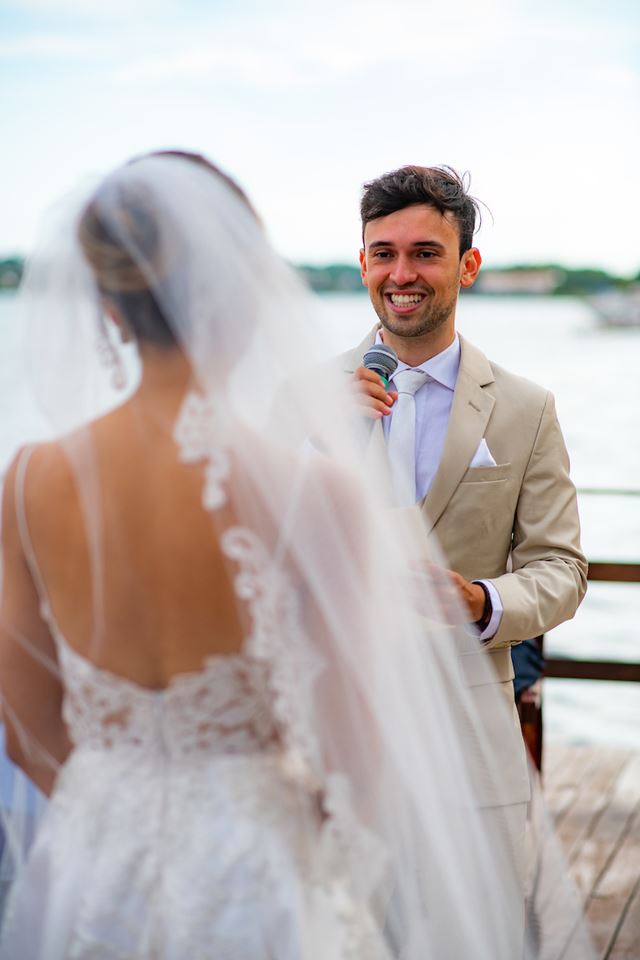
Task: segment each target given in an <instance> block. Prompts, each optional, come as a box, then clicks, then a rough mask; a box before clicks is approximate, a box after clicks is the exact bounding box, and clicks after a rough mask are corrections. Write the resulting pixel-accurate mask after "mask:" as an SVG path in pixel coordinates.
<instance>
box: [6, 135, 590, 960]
mask: <svg viewBox="0 0 640 960" xmlns="http://www.w3.org/2000/svg"><path fill="white" fill-rule="evenodd" d="M20 310H21V313H20V322H21V323H23V324H24V328H25V333H26V344H27V346H26V359H27V368H28V376H29V382H30V384H31V388H32V390H33V396H34V397H35V399H36V401H37V402H38V404H39V405H40V408H41V410H42V412H43V413H44V415H45V417H46V420H47V422H48V424H49V427H50V435H51V437H54V438H56V449H57V450H58V451H61V452H62V454H63V456H64V459H65V462H66V463H67V465H68V469H69V470H70V472H71V474H72V477H73V483H74V486H75V489H76V490H77V495H78V501H79V503H80V505H81V512H82V516H83V519H84V536H85V542H86V550H87V558H88V567H89V577H88V580H89V583H90V588H91V596H92V610H93V615H92V618H91V625H90V629H89V631H88V635H87V643H86V648H85V651H84V653H85V655H86V656H87V657H88V658H90V659H91V660H93V661H94V662H96V663H99V662H101V660H104V652H105V649H106V648H107V647H108V645H109V643H110V641H111V637H112V633H111V632H110V630H109V629H108V628H107V625H108V624H110V623H112V622H113V621H112V620H111V619H110V611H109V609H108V605H109V591H108V586H106V584H107V585H108V580H109V574H110V571H109V569H108V568H107V567H108V564H107V563H106V562H105V552H104V537H105V530H104V518H105V516H106V514H107V509H106V508H107V503H106V494H105V492H104V490H103V489H102V487H101V476H102V474H101V466H100V463H99V457H98V455H97V445H96V440H95V437H96V432H95V429H94V426H93V425H94V424H95V422H96V421H97V420H98V418H101V417H103V415H104V414H105V413H107V412H108V411H110V410H113V409H115V408H117V407H118V405H119V404H122V403H123V402H124V401H125V400H127V401H131V403H132V404H133V407H132V409H133V410H134V411H135V402H136V401H135V397H136V389H137V384H138V381H139V377H140V360H139V356H138V350H137V345H138V344H141V345H146V346H145V349H148V350H151V351H156V352H157V351H159V352H160V353H162V351H174V352H176V351H177V352H178V353H179V354H180V355H181V356H182V357H183V358H184V359H185V361H186V363H187V365H188V367H189V370H190V379H189V381H188V382H187V383H186V386H185V390H184V395H183V398H182V401H181V403H180V404H179V405H178V407H177V408H176V411H175V416H174V417H172V418H171V419H169V420H167V422H166V423H162V424H160V426H161V427H162V429H163V431H164V435H165V438H166V440H167V442H168V443H172V444H173V445H174V449H175V460H176V464H177V463H180V464H182V469H183V470H184V471H187V472H188V471H190V472H192V473H193V471H198V470H199V471H201V475H202V508H201V522H202V524H207V525H209V527H210V530H211V537H212V541H215V542H216V543H219V544H220V545H221V547H222V549H223V552H224V554H225V556H226V559H227V570H228V577H229V583H230V584H232V585H233V589H234V590H235V596H236V600H237V604H238V616H239V619H240V620H241V621H242V622H244V623H246V635H247V640H246V645H245V652H246V653H247V655H248V656H251V657H252V658H254V659H256V660H258V661H260V662H261V663H263V664H264V665H265V666H266V667H267V668H268V676H269V683H270V704H271V709H272V710H273V712H274V715H275V718H276V723H277V728H278V735H279V740H280V742H281V745H282V770H283V776H285V777H287V778H289V780H290V782H291V784H292V785H293V787H295V788H296V789H298V790H299V791H300V796H301V800H302V799H304V798H307V799H308V798H309V797H314V798H315V800H316V801H317V806H318V816H317V818H316V819H315V820H313V822H312V823H311V824H310V825H309V831H310V835H309V849H311V850H312V851H313V854H312V855H313V857H314V858H316V861H317V862H316V868H317V871H318V876H319V877H321V878H322V877H324V878H326V877H327V876H331V877H332V878H333V880H334V882H333V886H332V888H331V889H330V890H329V891H326V892H327V896H328V897H329V901H330V902H332V903H333V904H334V906H335V910H336V912H337V913H339V914H340V915H341V916H343V918H344V922H345V923H347V924H349V923H351V924H352V925H353V930H354V931H360V933H361V932H362V930H363V929H364V930H368V936H370V938H371V939H370V944H369V947H368V946H367V944H366V943H357V942H355V941H354V943H353V956H354V957H360V956H362V957H364V956H376V957H377V956H382V954H380V953H379V952H378V953H376V952H375V950H376V949H377V947H376V946H375V944H376V943H377V944H380V943H382V944H385V945H386V946H385V949H386V950H387V951H388V953H387V954H386V956H388V957H402V958H405V960H436V958H437V960H441V958H446V957H451V958H456V960H457V958H462V957H473V958H475V960H516V958H514V957H513V956H512V955H511V954H510V949H511V948H510V944H511V943H513V939H512V931H513V929H514V928H517V926H518V924H520V923H521V922H524V920H523V919H522V885H523V883H529V886H530V887H531V888H533V887H534V884H532V883H531V877H533V876H535V880H536V883H535V894H536V896H535V899H533V900H530V902H529V904H528V921H527V934H526V944H525V955H526V956H527V957H532V958H533V957H536V956H540V957H545V958H552V957H553V958H555V957H557V958H558V960H559V958H560V956H566V957H571V956H575V957H577V956H578V955H579V956H580V957H581V958H584V957H586V956H588V955H589V954H588V952H586V951H587V950H588V948H587V947H586V946H585V945H584V944H583V945H582V946H581V947H580V948H579V949H580V950H581V952H580V953H579V954H578V953H577V952H574V953H572V952H571V950H569V951H568V952H567V953H566V954H563V950H564V948H565V945H566V943H567V940H568V937H569V935H570V933H571V931H572V929H573V927H574V925H575V924H576V923H577V922H578V918H579V910H578V904H577V901H576V900H574V899H573V897H572V894H571V886H570V883H569V882H568V879H567V877H566V873H565V871H564V869H563V867H562V864H561V860H560V859H558V858H557V857H556V854H555V852H554V851H553V849H552V844H551V840H550V837H549V833H548V831H545V829H544V828H540V827H539V824H540V823H541V822H542V821H541V820H539V821H538V825H537V826H536V831H537V836H538V840H539V845H538V847H537V850H536V852H535V853H534V854H532V856H533V858H534V860H533V866H532V867H531V869H530V872H529V878H528V879H527V878H523V877H522V876H521V875H520V873H519V868H518V866H517V858H516V857H514V856H513V854H512V851H511V849H510V847H509V843H508V842H507V840H506V839H505V834H504V833H503V832H502V831H500V830H499V829H497V828H495V826H494V825H493V821H492V820H491V819H490V818H488V817H487V816H486V811H485V807H486V806H487V804H488V803H490V802H491V800H490V798H491V797H492V796H494V791H495V790H498V791H499V788H500V781H501V777H502V776H503V771H501V770H500V769H499V768H498V766H497V764H496V761H495V758H494V752H493V749H492V748H493V745H494V743H495V737H496V736H500V737H502V736H504V737H510V736H514V735H515V733H514V728H513V719H512V716H511V715H510V713H509V711H508V708H507V706H506V704H505V702H503V697H502V695H501V693H500V691H499V685H498V684H490V681H491V679H492V678H491V667H490V665H489V663H488V662H487V663H485V662H484V659H483V657H482V656H481V655H480V651H479V647H478V641H477V640H476V638H475V637H474V636H472V634H471V633H470V632H469V630H468V629H467V628H466V626H465V623H464V620H465V617H464V614H463V611H462V610H460V609H459V608H458V607H457V605H456V602H455V600H454V598H452V596H451V595H450V594H449V593H448V592H446V591H444V588H443V586H442V583H441V580H440V578H439V577H438V576H437V571H436V575H435V576H434V569H435V568H434V567H433V566H432V565H434V564H435V565H436V566H437V565H445V561H444V560H441V558H440V557H439V556H438V555H437V550H436V547H435V545H433V543H430V544H429V546H427V544H426V536H425V533H424V531H423V529H422V528H421V525H420V524H421V521H420V518H419V516H418V514H417V512H416V513H415V514H414V512H413V511H398V510H393V509H392V508H391V507H390V505H389V503H388V501H387V498H386V479H385V466H384V463H383V462H379V463H376V462H375V461H374V460H372V458H371V457H370V456H369V454H368V453H367V450H368V445H367V431H368V429H369V428H370V425H368V424H366V423H363V422H362V421H361V420H360V418H359V416H358V414H357V412H356V410H355V406H354V404H353V403H352V397H351V394H350V388H349V382H348V378H347V377H346V376H345V374H344V372H343V371H342V370H341V369H340V365H339V363H337V362H327V361H326V360H325V358H326V356H327V355H328V354H329V353H330V352H331V350H330V343H331V336H330V334H329V333H327V334H326V335H323V337H322V342H318V329H319V326H318V323H316V322H313V321H314V312H315V306H314V301H313V298H312V297H311V296H310V294H309V293H308V291H307V290H306V289H305V287H304V285H303V283H302V281H301V280H300V278H299V277H298V276H297V274H296V273H295V271H293V270H292V269H291V268H290V267H289V266H287V265H286V264H285V263H284V262H283V261H282V260H281V259H280V258H279V257H278V256H277V255H276V254H275V252H274V251H273V249H272V247H271V245H270V243H269V240H268V237H267V233H266V231H265V227H264V226H263V225H262V223H261V222H260V220H259V218H258V217H257V215H256V214H255V212H254V211H253V210H252V208H251V207H250V205H249V203H248V201H247V199H246V198H245V197H244V195H243V194H242V192H241V191H240V190H239V189H238V188H237V187H236V186H235V185H234V184H233V183H232V182H231V181H230V180H229V179H227V178H226V177H225V176H224V175H223V174H221V173H220V172H219V171H215V170H214V169H212V168H211V167H209V166H208V165H207V164H206V163H205V162H203V161H201V160H200V159H198V158H194V157H192V156H189V157H187V156H183V155H172V154H156V155H150V156H146V157H142V158H139V159H136V160H134V161H132V162H131V163H129V164H127V165H125V166H123V167H121V168H120V169H118V170H116V171H115V172H114V173H113V174H111V175H110V176H108V177H107V178H106V179H104V180H103V181H102V182H101V183H100V184H99V185H98V186H97V187H96V186H92V187H91V188H90V189H88V188H87V189H85V190H82V191H80V193H79V195H75V196H74V197H72V198H67V200H66V201H65V202H64V203H62V204H61V205H59V207H58V208H56V209H55V210H54V211H53V212H52V215H51V218H50V221H49V226H48V228H47V229H46V230H45V231H44V234H43V238H42V241H41V244H40V246H39V247H38V249H37V250H36V252H35V254H34V256H33V257H32V259H31V261H30V263H29V265H28V269H27V272H26V277H25V280H24V283H23V289H22V293H21V307H20ZM123 339H124V342H123ZM143 352H144V351H141V353H143ZM145 422H146V421H145V420H144V419H143V418H140V420H139V422H138V425H137V427H135V429H136V430H138V431H139V442H140V444H142V445H144V444H145V443H147V442H148V441H147V439H146V437H145V432H144V430H145V428H144V423H145ZM149 456H150V457H152V456H153V450H151V449H149ZM25 474H26V475H27V481H28V462H27V457H25V455H24V454H23V455H21V457H20V458H19V459H18V461H17V464H14V466H13V467H12V469H11V470H10V471H9V474H8V479H7V484H11V490H10V491H8V492H7V493H6V494H5V509H7V502H8V503H9V505H10V506H11V507H15V505H16V504H18V507H19V506H20V504H21V503H22V501H23V500H24V490H23V489H21V484H24V482H25ZM27 486H28V483H27ZM27 492H28V491H27ZM21 498H22V499H21ZM26 503H27V507H28V497H27V500H26ZM22 505H23V506H24V503H22ZM108 506H109V510H108V516H109V518H110V523H113V524H116V525H117V523H118V522H119V521H118V514H117V512H115V511H114V508H113V504H111V503H109V504H108ZM56 509H57V505H56V504H55V503H51V511H54V512H55V511H56ZM27 512H28V511H27ZM23 519H24V518H23ZM183 521H184V518H183V517H182V516H181V515H180V513H179V512H176V513H175V516H174V517H173V522H174V523H175V524H176V525H180V524H181V523H183ZM23 532H25V531H23ZM26 533H27V535H28V531H26ZM112 534H113V531H112V530H110V531H109V535H110V536H112ZM30 549H32V550H33V552H34V553H35V554H37V552H38V545H37V543H33V544H31V546H30ZM64 551H65V544H64V543H60V554H59V556H60V564H61V565H63V564H64V556H65V555H64ZM28 559H29V557H28V555H27V561H28ZM7 562H8V560H7ZM121 562H122V563H123V564H125V565H126V564H130V578H131V591H133V592H134V594H135V592H136V591H138V594H137V603H139V604H141V605H144V604H154V603H156V602H157V597H155V596H153V595H149V594H146V593H145V592H144V590H143V589H142V588H141V587H139V586H138V584H137V582H136V561H135V556H131V557H127V556H122V558H121ZM31 573H32V576H33V578H34V585H35V588H36V589H37V590H40V591H43V592H45V591H46V584H42V583H39V582H38V576H39V575H38V574H37V572H34V571H33V570H32V571H31ZM230 589H231V588H230ZM40 600H41V602H42V603H45V602H46V593H45V597H43V596H42V595H41V596H40ZM11 610H12V607H11V604H10V603H9V601H8V599H7V597H6V595H3V598H2V623H1V624H0V632H1V635H0V645H1V646H2V647H3V648H4V650H5V653H3V654H2V655H1V656H0V661H4V660H5V658H6V656H7V654H6V651H7V650H8V649H10V648H11V646H12V645H16V646H17V647H19V648H20V649H21V650H22V651H23V653H24V654H25V655H26V656H29V655H32V656H33V658H34V659H38V658H40V659H42V652H41V646H40V645H39V643H38V642H37V641H36V639H35V637H32V636H30V635H29V633H28V631H25V629H24V628H23V627H22V626H21V625H18V624H16V623H15V622H12V619H11ZM45 613H46V611H45ZM54 649H55V648H54ZM469 658H474V663H475V665H476V681H475V682H476V683H477V682H482V681H478V680H477V676H478V671H480V672H481V673H482V672H484V675H485V680H486V683H487V691H488V692H487V696H486V698H485V701H486V710H485V711H484V713H483V715H482V716H480V715H478V713H477V712H476V710H475V707H474V701H473V700H472V697H471V693H470V689H469V686H468V682H467V677H466V672H465V664H466V663H468V661H469ZM46 668H47V669H49V670H51V671H52V672H54V673H59V671H60V662H59V659H58V658H57V657H56V656H55V655H53V656H51V657H50V658H49V659H48V662H47V663H46ZM0 684H2V686H3V689H2V698H3V712H4V718H5V721H6V722H7V723H8V724H10V725H11V728H12V730H13V732H14V737H17V738H18V739H19V740H20V742H21V744H22V746H23V751H24V752H26V753H28V755H29V756H30V757H31V762H32V763H33V764H35V765H37V764H42V766H43V767H45V768H47V769H48V770H50V771H51V770H53V771H54V772H55V770H56V769H57V765H58V761H57V760H56V758H55V756H54V755H53V754H54V752H55V751H52V750H51V749H49V748H48V746H47V745H46V744H45V743H43V742H42V737H40V736H39V735H38V734H37V733H36V732H35V731H34V730H33V729H31V726H32V725H31V722H30V720H29V717H30V716H31V714H30V713H29V712H28V711H26V710H25V709H24V704H23V702H21V699H20V697H19V695H18V694H17V693H16V691H15V690H12V689H8V688H6V686H5V684H4V683H3V677H2V676H0ZM494 691H495V696H494V698H493V700H491V697H492V695H493V692H494ZM120 789H123V785H120ZM212 799H213V798H212ZM184 829H185V831H188V830H189V822H188V820H187V821H186V822H185V826H184ZM10 830H11V824H10V823H9V824H8V825H7V831H9V833H8V835H9V836H10ZM530 832H531V831H530ZM19 848H20V844H16V845H15V846H14V847H13V848H9V847H8V848H7V849H11V851H12V853H11V856H12V863H13V866H14V870H15V873H16V876H17V877H18V879H19V877H20V870H21V864H20V849H19ZM68 856H69V860H70V861H72V860H73V856H74V851H73V850H69V851H68ZM536 870H537V873H536ZM93 879H95V878H93ZM194 882H198V881H197V878H194ZM319 882H320V881H319ZM87 883H88V884H89V885H90V884H91V883H92V876H91V875H89V876H88V877H87ZM161 896H162V892H161V890H158V897H161ZM365 904H366V905H367V908H366V910H365V907H364V905H365ZM363 910H364V911H365V913H367V912H368V919H367V921H366V922H360V921H362V914H363ZM309 922H311V920H310V921H309ZM367 925H368V926H367ZM354 936H355V933H354ZM367 950H369V951H370V952H367ZM313 951H315V952H313ZM313 951H312V950H311V948H310V951H309V954H308V955H309V956H310V957H311V956H313V957H316V956H318V957H325V956H326V958H327V960H331V958H330V955H329V954H327V953H324V952H323V949H322V943H321V942H320V943H318V942H317V940H316V942H315V945H314V947H313ZM301 960H302V958H301Z"/></svg>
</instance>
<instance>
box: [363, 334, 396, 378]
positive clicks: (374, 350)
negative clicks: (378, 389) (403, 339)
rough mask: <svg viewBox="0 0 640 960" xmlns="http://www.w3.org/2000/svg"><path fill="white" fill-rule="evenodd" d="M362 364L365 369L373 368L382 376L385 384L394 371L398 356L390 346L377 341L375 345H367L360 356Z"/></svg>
mask: <svg viewBox="0 0 640 960" xmlns="http://www.w3.org/2000/svg"><path fill="white" fill-rule="evenodd" d="M362 365H363V366H364V367H366V368H367V370H373V371H374V373H377V374H378V376H380V377H382V379H383V380H384V382H385V386H386V384H387V382H388V381H389V379H390V377H392V376H393V374H394V373H395V371H396V367H397V366H398V358H397V356H396V352H395V350H392V349H391V347H387V346H385V345H384V343H377V344H375V346H373V347H369V349H368V350H367V352H366V353H365V355H364V357H363V358H362Z"/></svg>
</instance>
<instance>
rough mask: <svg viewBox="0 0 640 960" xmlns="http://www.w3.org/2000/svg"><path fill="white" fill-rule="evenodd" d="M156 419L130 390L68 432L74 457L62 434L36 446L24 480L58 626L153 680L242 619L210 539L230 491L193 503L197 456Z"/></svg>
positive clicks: (86, 647) (126, 670) (118, 668)
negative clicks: (216, 499) (183, 459)
mask: <svg viewBox="0 0 640 960" xmlns="http://www.w3.org/2000/svg"><path fill="white" fill-rule="evenodd" d="M158 412H159V414H160V413H161V411H158ZM162 422H163V417H162V416H159V417H158V419H157V420H156V421H155V422H154V419H153V418H151V419H150V418H148V417H142V416H141V406H140V404H139V402H138V401H137V400H136V399H135V398H134V400H133V401H130V402H129V403H127V404H125V405H124V406H123V407H121V408H119V409H118V410H116V411H115V412H113V413H111V414H109V415H107V416H106V417H104V418H102V419H101V420H99V421H97V422H96V423H94V424H93V425H92V426H91V427H90V428H88V429H89V431H90V433H89V435H86V434H85V435H84V436H83V437H82V438H79V442H78V444H77V446H78V448H79V449H80V450H82V447H83V446H84V447H85V448H88V449H85V450H84V452H83V453H80V454H79V456H80V457H82V458H83V460H82V462H81V463H79V462H78V460H77V459H76V458H75V457H74V455H73V453H71V457H70V456H69V450H71V451H73V449H74V444H73V442H72V443H71V444H68V445H67V450H66V451H65V450H64V449H63V448H62V447H61V446H60V445H58V444H48V445H43V446H42V447H39V448H37V449H36V450H35V451H34V453H33V455H32V457H31V460H30V463H29V469H28V472H27V475H26V482H25V508H26V515H27V518H28V525H29V532H30V537H31V541H32V546H33V550H34V553H35V557H36V560H37V564H38V567H39V569H40V573H41V575H42V579H43V581H44V585H45V589H46V592H47V596H48V600H49V603H50V607H51V610H52V614H53V617H54V619H55V622H56V625H57V627H58V628H59V630H60V632H61V633H62V634H63V636H64V638H65V639H66V641H67V642H68V643H69V644H70V645H71V646H72V647H73V648H74V649H76V650H77V651H78V652H79V653H81V654H83V655H84V656H86V657H88V658H89V659H91V660H92V661H93V662H95V663H96V664H97V665H98V666H101V667H103V668H106V669H109V670H111V671H113V672H114V673H118V674H121V675H124V676H127V677H129V678H130V679H132V680H134V681H136V682H137V683H140V684H141V685H143V686H146V687H152V688H156V687H163V686H166V684H167V683H168V681H169V680H170V678H171V677H172V676H174V675H175V674H177V673H181V672H186V671H190V670H195V669H198V668H199V667H200V666H201V665H202V661H203V659H204V658H205V657H206V656H209V655H219V654H233V653H238V652H239V651H240V650H241V649H242V645H243V639H244V637H245V635H246V630H247V624H246V621H243V622H241V617H242V613H241V611H240V610H239V606H238V600H237V597H236V595H235V591H234V586H233V582H232V577H233V568H232V567H231V566H230V562H229V560H228V558H226V557H225V556H224V554H223V552H222V550H221V546H220V534H221V532H223V530H224V529H226V528H228V527H230V526H233V525H234V524H235V522H236V518H235V516H234V511H233V505H232V500H231V501H230V502H229V503H227V504H225V505H224V506H223V507H222V508H221V510H219V511H216V513H215V514H214V515H212V514H210V513H209V512H207V511H206V510H205V509H204V507H203V505H202V490H203V482H204V480H203V474H204V471H203V467H202V465H201V464H193V465H185V464H184V463H180V462H179V459H178V450H177V447H176V444H175V442H174V440H173V439H172V437H171V433H170V432H167V430H166V428H165V427H164V426H163V425H162ZM87 456H90V457H91V458H92V459H93V465H92V466H91V467H89V464H88V462H87ZM70 461H71V462H70ZM74 461H75V469H74V466H72V462H74ZM78 468H80V469H81V470H82V471H83V475H82V477H81V479H80V480H79V479H78V477H77V475H76V473H75V470H76V469H78ZM229 479H230V485H231V487H232V486H233V477H230V478H229Z"/></svg>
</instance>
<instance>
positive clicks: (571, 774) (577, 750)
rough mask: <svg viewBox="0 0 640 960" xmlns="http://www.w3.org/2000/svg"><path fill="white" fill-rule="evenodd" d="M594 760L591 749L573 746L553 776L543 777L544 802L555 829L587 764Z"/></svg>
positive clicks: (568, 805) (572, 797) (587, 768)
mask: <svg viewBox="0 0 640 960" xmlns="http://www.w3.org/2000/svg"><path fill="white" fill-rule="evenodd" d="M595 762H596V760H595V759H594V752H593V750H591V749H589V748H588V747H573V748H572V749H571V751H570V752H569V754H568V756H567V757H566V759H565V762H564V763H563V764H562V765H561V766H560V767H558V768H557V769H556V770H555V772H554V774H553V777H550V778H547V779H545V781H544V796H545V803H546V806H547V809H548V811H549V813H550V814H551V817H552V818H553V820H554V822H555V825H556V829H557V828H558V825H559V824H560V823H561V821H562V818H563V817H564V816H565V814H566V813H567V811H568V810H569V809H570V807H571V805H572V804H573V802H574V801H575V799H576V797H577V795H578V791H579V789H580V784H581V783H582V782H583V780H584V777H585V775H586V773H587V771H588V770H589V766H590V765H591V764H594V763H595Z"/></svg>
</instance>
